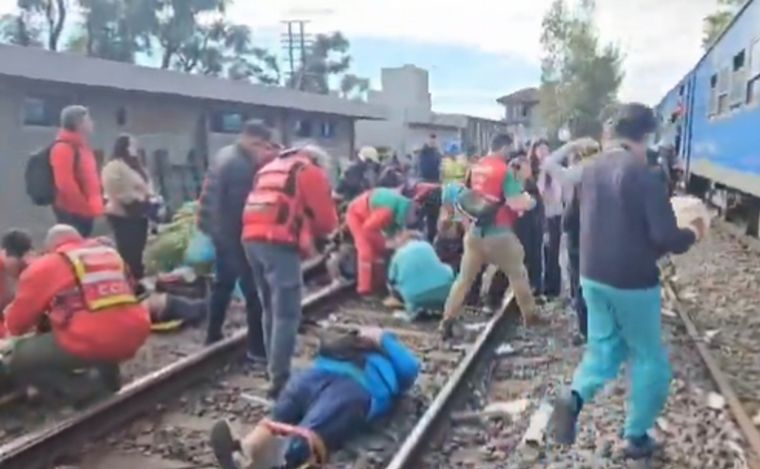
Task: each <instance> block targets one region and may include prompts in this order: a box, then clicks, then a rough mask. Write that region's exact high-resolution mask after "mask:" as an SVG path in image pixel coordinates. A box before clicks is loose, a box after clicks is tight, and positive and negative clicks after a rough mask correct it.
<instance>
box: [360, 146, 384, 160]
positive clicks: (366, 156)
mask: <svg viewBox="0 0 760 469" xmlns="http://www.w3.org/2000/svg"><path fill="white" fill-rule="evenodd" d="M359 159H360V160H362V161H372V162H374V163H377V162H378V160H379V159H380V158H379V155H378V154H377V150H376V149H375V147H369V146H367V147H362V148H361V150H359Z"/></svg>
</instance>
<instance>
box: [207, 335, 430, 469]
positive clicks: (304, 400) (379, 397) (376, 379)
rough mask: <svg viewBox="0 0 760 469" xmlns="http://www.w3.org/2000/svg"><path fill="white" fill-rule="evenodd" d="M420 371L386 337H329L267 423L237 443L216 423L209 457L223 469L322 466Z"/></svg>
mask: <svg viewBox="0 0 760 469" xmlns="http://www.w3.org/2000/svg"><path fill="white" fill-rule="evenodd" d="M419 370H420V362H419V360H418V359H417V357H415V355H414V354H413V353H412V352H411V351H410V350H409V349H408V348H407V347H406V346H405V345H404V344H403V343H402V342H401V341H400V340H399V339H398V338H397V337H396V336H395V335H393V334H392V333H390V332H387V331H383V330H382V329H379V328H365V329H362V330H361V331H358V332H351V333H338V332H327V333H325V335H324V336H323V337H322V339H321V341H320V347H319V351H318V352H317V357H316V358H315V360H314V363H313V365H312V367H311V368H310V369H308V370H305V371H302V372H301V373H298V374H294V375H293V377H292V378H291V379H290V380H289V381H288V384H287V386H286V387H285V389H284V390H283V392H282V393H281V394H280V396H279V398H278V399H277V402H276V403H275V405H274V409H273V413H272V417H271V419H264V420H263V421H261V422H259V423H258V424H257V425H256V427H255V428H254V429H253V430H252V431H251V432H250V433H248V434H247V435H246V436H245V437H244V438H243V439H242V441H238V440H236V439H234V437H233V436H232V431H231V429H230V426H229V424H227V422H224V421H221V422H217V423H216V424H215V425H214V428H213V430H212V432H211V446H212V448H213V450H214V454H215V456H216V458H217V460H218V461H219V463H220V465H221V467H222V468H223V469H238V468H246V469H251V468H256V469H265V468H266V469H271V468H274V467H284V468H295V467H302V466H303V465H304V464H312V465H316V466H321V465H323V464H324V463H325V462H326V461H327V457H328V454H329V453H331V452H334V451H336V450H337V449H339V448H340V447H341V446H342V445H343V444H344V443H345V442H346V440H348V439H349V438H350V437H352V436H354V435H356V433H357V430H358V429H360V428H362V427H364V426H366V424H367V423H368V422H371V421H372V420H374V419H376V418H379V417H382V416H383V415H385V414H387V413H388V411H389V410H390V409H391V407H392V405H393V403H394V402H395V401H396V400H398V399H399V398H400V397H401V396H402V394H403V393H404V392H405V391H406V390H408V389H409V388H411V386H412V384H414V381H415V379H416V378H417V375H418V373H419ZM235 453H242V454H241V456H242V458H240V459H242V460H244V463H242V464H240V463H238V462H236V459H237V458H236V454H235ZM283 454H284V456H283ZM273 455H274V457H273V458H272V459H270V458H271V457H272V456H273Z"/></svg>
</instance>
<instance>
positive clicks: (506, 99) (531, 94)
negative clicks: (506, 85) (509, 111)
mask: <svg viewBox="0 0 760 469" xmlns="http://www.w3.org/2000/svg"><path fill="white" fill-rule="evenodd" d="M538 100H539V99H538V88H535V87H530V88H523V89H521V90H517V91H515V92H514V93H511V94H508V95H506V96H502V97H501V98H499V99H497V100H496V102H497V103H499V104H505V105H506V104H511V103H537V102H538Z"/></svg>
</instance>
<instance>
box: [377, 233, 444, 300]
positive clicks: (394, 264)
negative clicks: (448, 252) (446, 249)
mask: <svg viewBox="0 0 760 469" xmlns="http://www.w3.org/2000/svg"><path fill="white" fill-rule="evenodd" d="M388 281H389V282H390V283H391V285H393V288H395V289H396V290H398V292H399V293H400V294H401V296H402V297H403V298H404V301H405V302H411V303H414V302H415V301H416V298H418V297H419V296H420V295H423V294H425V293H427V292H430V291H433V290H438V289H440V288H444V287H446V286H447V285H451V284H452V283H453V282H454V271H453V270H452V269H451V266H449V265H447V264H444V263H443V262H442V261H441V259H439V258H438V254H436V252H435V249H434V248H433V246H432V245H431V244H430V243H428V242H427V241H409V242H408V243H406V244H405V245H404V246H402V247H401V248H400V249H399V250H398V251H396V253H395V254H393V257H392V258H391V263H390V267H389V268H388Z"/></svg>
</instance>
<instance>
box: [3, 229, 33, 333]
mask: <svg viewBox="0 0 760 469" xmlns="http://www.w3.org/2000/svg"><path fill="white" fill-rule="evenodd" d="M0 244H1V245H2V251H0V311H2V310H3V309H5V307H6V306H8V305H9V304H10V303H11V301H13V296H14V295H15V292H16V283H17V282H18V278H19V276H20V275H21V272H23V271H24V269H26V267H27V266H28V265H29V263H30V262H32V260H34V258H35V257H36V256H37V254H36V253H35V252H34V250H33V249H32V238H31V237H30V236H29V234H28V233H26V232H25V231H22V230H17V229H12V230H9V231H8V232H6V233H5V235H3V239H2V242H1V243H0ZM6 334H7V331H6V330H5V324H4V322H3V321H0V339H2V338H3V337H5V336H6Z"/></svg>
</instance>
